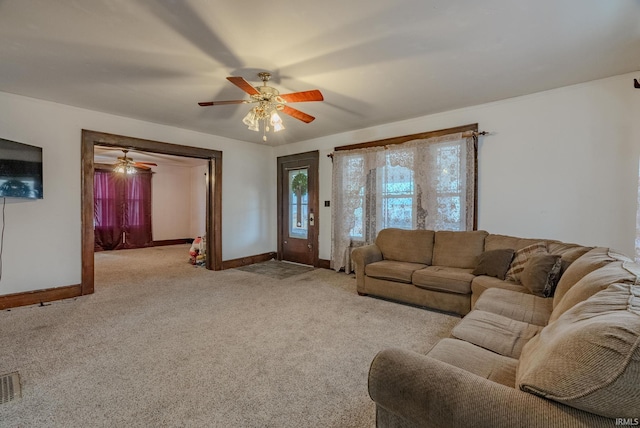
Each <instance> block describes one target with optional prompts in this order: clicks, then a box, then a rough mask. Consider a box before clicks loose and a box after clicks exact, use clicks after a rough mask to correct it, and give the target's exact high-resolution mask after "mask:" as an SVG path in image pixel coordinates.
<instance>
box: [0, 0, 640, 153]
mask: <svg viewBox="0 0 640 428" xmlns="http://www.w3.org/2000/svg"><path fill="white" fill-rule="evenodd" d="M263 70H266V71H269V72H271V73H272V74H273V76H274V77H273V79H272V81H271V83H272V86H274V87H276V88H277V89H279V90H280V92H282V93H287V92H295V91H303V90H308V89H320V90H321V91H322V93H323V94H324V97H325V101H324V102H311V103H298V104H294V105H292V107H295V108H298V109H300V110H302V111H304V112H306V113H308V114H311V115H313V116H316V117H317V119H316V120H315V121H314V122H312V123H310V124H304V123H302V122H300V121H298V120H296V119H293V118H291V117H288V116H286V115H283V116H284V117H283V120H284V122H285V126H286V128H287V129H286V130H285V131H282V132H280V133H278V134H272V135H270V136H269V142H268V144H271V145H279V144H286V143H292V142H298V141H304V140H308V139H312V138H317V137H322V136H326V135H331V134H335V133H340V132H345V131H350V130H355V129H361V128H365V127H369V126H374V125H379V124H384V123H389V122H394V121H398V120H402V119H409V118H413V117H418V116H423V115H428V114H432V113H437V112H442V111H447V110H451V109H455V108H460V107H465V106H471V105H477V104H482V103H486V102H490V101H495V100H500V99H505V98H510V97H514V96H519V95H524V94H529V93H534V92H538V91H542V90H547V89H552V88H557V87H561V86H566V85H570V84H574V83H580V82H585V81H589V80H594V79H599V78H604V77H608V76H613V75H618V74H623V73H628V72H634V71H638V70H640V0H605V1H603V0H542V1H534V0H514V1H505V0H483V1H472V0H466V1H465V0H377V1H375V2H374V1H370V0H367V1H365V0H351V1H345V0H325V1H319V2H302V1H284V0H280V1H272V2H265V1H256V0H244V1H211V0H191V1H185V0H173V1H172V0H156V1H153V0H58V1H51V0H0V91H4V92H10V93H15V94H20V95H25V96H29V97H34V98H40V99H44V100H51V101H55V102H59V103H63V104H69V105H73V106H78V107H84V108H88V109H92V110H97V111H102V112H108V113H113V114H117V115H122V116H127V117H132V118H137V119H142V120H146V121H151V122H156V123H163V124H167V125H173V126H177V127H182V128H187V129H193V130H197V131H201V132H205V133H209V134H214V135H221V136H225V137H229V138H234V139H239V140H244V141H250V142H255V143H258V144H263V143H262V140H261V135H260V134H258V133H256V132H252V131H249V130H248V129H247V128H246V127H245V126H244V125H243V124H242V122H241V120H242V117H243V116H244V115H245V114H246V112H247V111H248V109H249V106H247V105H227V106H214V107H199V106H198V105H197V102H199V101H211V100H229V99H247V98H248V96H247V95H246V94H245V93H244V92H242V91H241V90H240V89H238V88H237V87H235V86H234V85H232V84H231V83H230V82H228V81H227V80H226V79H225V77H226V76H242V77H244V78H245V79H247V80H248V81H250V82H251V83H253V84H255V85H258V84H259V79H258V78H257V76H256V73H257V72H258V71H263ZM631 84H632V82H630V85H631Z"/></svg>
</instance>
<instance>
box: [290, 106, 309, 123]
mask: <svg viewBox="0 0 640 428" xmlns="http://www.w3.org/2000/svg"><path fill="white" fill-rule="evenodd" d="M282 112H283V113H286V114H288V115H289V116H291V117H295V118H296V119H298V120H301V121H303V122H304V123H310V122H313V121H314V120H315V117H313V116H311V115H309V114H307V113H303V112H301V111H300V110H296V109H295V108H293V107H289V106H283V109H282Z"/></svg>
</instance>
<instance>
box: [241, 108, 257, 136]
mask: <svg viewBox="0 0 640 428" xmlns="http://www.w3.org/2000/svg"><path fill="white" fill-rule="evenodd" d="M242 123H244V124H245V125H247V126H248V127H249V129H251V130H252V131H258V118H257V117H256V109H255V108H252V109H251V110H249V113H247V115H246V116H245V117H244V119H242Z"/></svg>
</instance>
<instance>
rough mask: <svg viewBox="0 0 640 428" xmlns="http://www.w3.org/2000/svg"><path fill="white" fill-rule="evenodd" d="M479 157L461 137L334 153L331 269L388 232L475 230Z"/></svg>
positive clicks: (471, 140)
mask: <svg viewBox="0 0 640 428" xmlns="http://www.w3.org/2000/svg"><path fill="white" fill-rule="evenodd" d="M475 158H476V147H475V139H474V138H472V137H471V136H466V135H465V136H463V135H462V134H461V133H457V134H448V135H444V136H440V137H435V138H427V139H417V140H409V141H405V142H403V143H401V144H393V145H387V146H374V147H366V148H363V149H354V150H345V151H337V152H335V153H334V165H333V167H334V170H333V195H332V199H333V201H334V209H333V211H332V222H333V227H332V230H333V240H332V263H333V267H334V268H336V269H340V268H341V267H345V269H347V267H346V266H347V264H348V263H349V259H350V257H349V256H348V253H349V251H350V248H352V247H354V246H359V245H364V244H368V243H372V242H374V241H375V238H376V236H377V234H378V232H379V231H380V230H382V229H385V228H392V227H393V228H401V229H432V230H470V229H473V227H474V224H475V219H474V213H475V185H476V184H475Z"/></svg>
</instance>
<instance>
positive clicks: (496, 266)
mask: <svg viewBox="0 0 640 428" xmlns="http://www.w3.org/2000/svg"><path fill="white" fill-rule="evenodd" d="M514 253H515V251H514V250H512V249H510V248H502V249H499V250H490V251H485V252H483V253H482V254H480V256H479V257H478V264H477V265H476V267H475V269H474V270H473V272H472V273H473V274H474V275H488V276H493V277H496V278H499V279H504V275H505V274H506V273H507V270H509V266H510V265H511V260H513V255H514Z"/></svg>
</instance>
